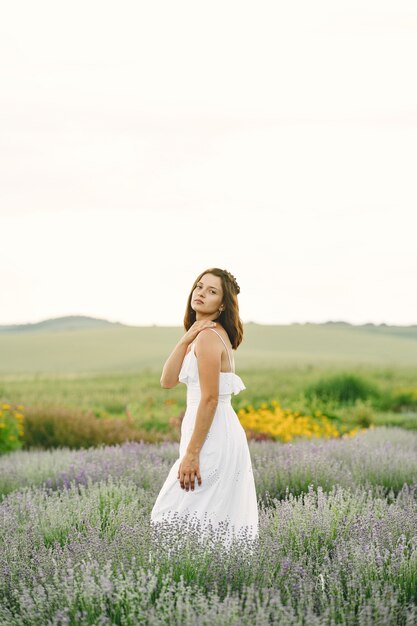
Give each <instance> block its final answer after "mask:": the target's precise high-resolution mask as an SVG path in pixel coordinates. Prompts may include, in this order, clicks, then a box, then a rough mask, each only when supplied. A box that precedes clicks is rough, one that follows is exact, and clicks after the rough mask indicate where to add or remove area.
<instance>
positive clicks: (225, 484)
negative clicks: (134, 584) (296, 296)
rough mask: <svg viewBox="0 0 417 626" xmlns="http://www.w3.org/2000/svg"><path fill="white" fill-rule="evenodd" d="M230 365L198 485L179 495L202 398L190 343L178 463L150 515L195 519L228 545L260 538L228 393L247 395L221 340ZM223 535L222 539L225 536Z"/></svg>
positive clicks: (243, 446)
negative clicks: (181, 473) (219, 533)
mask: <svg viewBox="0 0 417 626" xmlns="http://www.w3.org/2000/svg"><path fill="white" fill-rule="evenodd" d="M209 330H213V331H214V332H215V333H216V334H217V335H218V336H219V337H220V339H221V340H222V341H223V343H224V345H225V347H226V350H227V354H228V357H229V361H230V369H231V371H230V372H220V380H219V401H218V404H217V407H216V412H215V415H214V418H213V422H212V424H211V426H210V430H209V432H208V433H207V436H206V439H205V441H204V444H203V446H202V448H201V450H200V455H199V466H200V474H201V479H202V484H201V485H199V484H198V480H197V478H195V482H194V491H192V490H191V488H190V489H189V491H187V490H186V489H182V488H181V485H180V481H179V478H178V468H179V464H180V461H181V459H182V457H183V456H184V454H185V452H186V449H187V446H188V443H189V441H190V438H191V435H192V433H193V429H194V424H195V418H196V414H197V409H198V404H199V401H200V396H201V389H200V384H199V374H198V359H197V357H196V355H195V353H194V342H193V343H192V344H191V349H190V351H189V352H188V353H187V354H186V355H185V357H184V361H183V363H182V367H181V370H180V373H179V377H178V378H179V381H180V382H182V383H184V384H185V385H186V386H187V407H186V411H185V415H184V418H183V421H182V424H181V438H180V444H179V458H178V459H177V460H176V461H175V463H174V464H173V466H172V467H171V469H170V471H169V474H168V476H167V478H166V480H165V482H164V484H163V486H162V488H161V490H160V492H159V494H158V497H157V499H156V501H155V504H154V506H153V509H152V512H151V522H152V523H157V522H161V521H163V520H165V521H166V520H169V519H172V516H173V515H174V514H176V516H177V517H184V516H185V517H187V519H189V520H190V519H192V518H193V516H194V517H196V518H197V519H198V521H199V524H200V528H201V529H202V530H203V531H204V528H207V526H208V524H210V526H211V527H212V528H213V529H218V528H219V525H220V526H221V528H222V537H223V539H221V540H222V541H224V543H225V545H229V544H230V541H231V538H232V536H233V535H238V536H240V537H241V536H242V532H243V535H244V537H245V538H248V539H249V540H254V539H257V538H258V536H259V523H258V505H257V497H256V490H255V481H254V477H253V472H252V462H251V457H250V452H249V446H248V442H247V438H246V433H245V431H244V429H243V427H242V425H241V423H240V421H239V418H238V416H237V414H236V412H235V411H234V409H233V407H232V404H231V396H232V393H234V394H235V395H236V394H238V393H239V392H240V391H242V390H243V389H246V387H245V385H244V383H243V381H242V379H241V378H240V376H238V375H237V374H236V373H235V372H234V371H233V370H234V367H233V365H232V360H231V358H230V353H229V350H228V348H227V345H226V343H225V341H224V340H223V338H222V337H221V335H220V334H219V333H218V332H217V331H216V330H215V329H214V328H209ZM225 529H226V532H225V534H224V530H225Z"/></svg>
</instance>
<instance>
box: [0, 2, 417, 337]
mask: <svg viewBox="0 0 417 626" xmlns="http://www.w3.org/2000/svg"><path fill="white" fill-rule="evenodd" d="M416 59H417V4H416V3H415V2H414V1H413V2H411V1H404V0H396V1H395V2H394V1H391V2H385V1H381V0H375V1H370V0H360V1H352V0H349V1H345V0H341V1H336V2H335V1H334V0H330V1H327V2H324V1H316V2H311V0H310V1H299V2H297V3H290V2H288V1H285V2H283V1H280V0H274V1H272V2H264V1H262V0H257V1H256V2H255V1H253V2H244V1H243V2H242V1H239V2H230V1H227V0H222V2H217V1H212V2H210V3H202V2H198V1H196V0H193V1H190V2H184V1H181V0H180V1H175V2H172V0H170V1H164V2H161V1H155V0H152V1H151V2H137V1H135V2H134V1H129V2H126V1H117V2H116V1H114V2H103V1H102V0H101V1H100V2H98V1H95V0H94V1H88V0H83V1H82V2H80V1H75V0H73V1H72V2H70V3H67V2H66V3H64V2H59V1H58V0H54V1H51V2H45V1H44V0H38V1H37V2H33V1H32V2H30V1H19V0H17V1H15V2H13V3H8V4H7V5H6V4H5V3H4V4H3V6H2V7H1V9H0V236H1V245H0V324H18V323H25V322H36V321H40V320H42V319H45V318H50V317H59V316H61V315H90V316H95V317H100V318H106V319H110V320H112V321H120V322H124V323H127V324H137V325H148V324H160V325H181V324H182V319H183V316H184V311H185V304H186V299H187V296H188V293H189V290H190V288H191V286H192V283H193V281H194V279H195V278H196V276H197V275H198V274H199V273H200V272H201V271H202V270H204V269H205V268H206V267H210V266H218V267H221V268H225V269H227V270H229V271H230V272H231V273H232V274H234V275H235V276H236V278H237V281H238V283H239V285H240V287H241V293H240V295H239V297H238V299H239V303H240V313H241V317H242V320H243V321H244V322H249V321H255V322H258V323H262V324H275V323H276V324H286V323H291V322H301V323H303V322H307V321H309V322H325V321H327V320H345V321H348V322H351V323H353V324H361V323H366V322H374V323H376V324H379V323H382V322H385V323H389V324H400V325H403V324H417V289H416V283H417V280H416V279H417V186H416V172H417V83H416V80H415V78H414V76H415V66H416Z"/></svg>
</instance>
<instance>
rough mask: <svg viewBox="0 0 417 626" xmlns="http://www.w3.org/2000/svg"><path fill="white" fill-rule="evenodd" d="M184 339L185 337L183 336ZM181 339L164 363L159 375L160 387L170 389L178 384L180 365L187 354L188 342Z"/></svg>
mask: <svg viewBox="0 0 417 626" xmlns="http://www.w3.org/2000/svg"><path fill="white" fill-rule="evenodd" d="M184 337H185V335H184ZM184 337H181V339H180V340H179V342H178V343H177V345H176V346H175V348H174V349H173V351H172V352H171V354H170V355H169V357H168V358H167V360H166V361H165V364H164V367H163V369H162V375H161V380H160V383H161V387H164V389H171V388H172V387H175V385H177V384H178V376H179V373H180V371H181V365H182V362H183V360H184V357H185V353H186V352H187V347H188V345H189V344H188V342H187V341H186V340H184Z"/></svg>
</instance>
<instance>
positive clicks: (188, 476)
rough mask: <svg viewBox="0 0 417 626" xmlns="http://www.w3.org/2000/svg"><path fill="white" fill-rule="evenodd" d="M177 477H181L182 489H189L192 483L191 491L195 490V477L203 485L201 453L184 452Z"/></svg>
mask: <svg viewBox="0 0 417 626" xmlns="http://www.w3.org/2000/svg"><path fill="white" fill-rule="evenodd" d="M177 478H179V479H180V485H181V489H185V490H186V491H189V489H190V485H191V491H194V481H195V478H197V479H198V484H199V485H201V483H202V480H201V474H200V460H199V455H196V454H191V453H190V452H186V453H185V454H184V456H183V458H182V459H181V461H180V466H179V468H178V476H177Z"/></svg>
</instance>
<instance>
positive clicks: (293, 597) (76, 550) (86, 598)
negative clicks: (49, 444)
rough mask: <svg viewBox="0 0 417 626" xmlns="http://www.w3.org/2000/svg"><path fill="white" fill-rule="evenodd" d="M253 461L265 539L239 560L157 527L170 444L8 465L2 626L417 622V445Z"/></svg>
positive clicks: (374, 441) (337, 446)
mask: <svg viewBox="0 0 417 626" xmlns="http://www.w3.org/2000/svg"><path fill="white" fill-rule="evenodd" d="M249 447H250V451H251V456H252V460H253V470H254V476H255V481H256V488H257V493H258V500H259V511H260V537H259V541H258V542H257V543H256V545H255V546H250V545H249V544H248V543H247V542H245V538H244V537H240V538H238V539H237V540H236V542H235V543H234V544H233V546H232V547H231V548H230V549H229V550H225V549H224V548H223V547H222V543H221V537H220V535H219V534H217V535H216V534H215V533H214V532H213V533H212V536H211V537H210V538H209V539H207V540H206V541H200V540H199V534H198V528H197V527H193V528H190V527H187V528H186V527H185V526H184V525H183V524H182V523H181V522H180V521H178V522H177V523H176V524H175V525H174V524H172V525H171V526H167V527H164V528H159V529H158V531H156V529H154V528H152V526H151V525H150V511H151V508H152V506H153V503H154V501H155V498H156V495H157V493H158V492H159V489H160V487H161V485H162V483H163V481H164V479H165V477H166V474H167V472H168V470H169V468H170V466H171V464H172V463H173V462H174V461H175V459H176V458H177V456H178V444H176V443H164V444H145V443H127V444H124V445H117V446H109V447H101V448H90V449H87V450H80V451H73V450H68V449H58V450H50V451H18V452H13V453H9V454H7V455H3V456H2V457H0V494H1V495H0V510H1V531H0V532H1V552H0V598H1V600H0V624H1V625H6V624H7V625H21V624H27V625H31V626H32V625H42V626H44V625H56V626H58V625H64V624H74V625H75V624H77V625H78V624H81V625H84V624H86V625H87V624H91V625H93V624H94V625H103V626H104V625H113V624H123V625H134V624H152V625H158V626H159V625H163V624H175V625H178V626H180V625H181V626H183V625H184V626H185V625H197V624H198V625H207V626H209V625H210V626H211V625H219V626H220V625H230V626H232V625H235V624H236V625H237V624H239V625H247V626H253V625H255V624H256V625H264V624H283V625H286V624H291V625H296V624H297V625H298V624H305V625H309V626H310V625H312V626H315V625H322V624H323V625H324V624H326V625H332V624H345V625H351V624H361V625H362V624H363V625H369V626H370V625H375V624H403V625H407V626H412V625H414V624H416V623H417V532H416V531H417V433H415V432H407V431H404V430H401V429H398V428H385V427H380V428H372V429H369V430H368V431H366V432H361V433H360V434H359V435H357V436H356V437H353V438H350V439H335V440H316V441H313V440H311V441H307V440H305V441H299V442H296V443H294V444H281V443H276V442H255V441H250V442H249ZM203 480H204V477H203Z"/></svg>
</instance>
